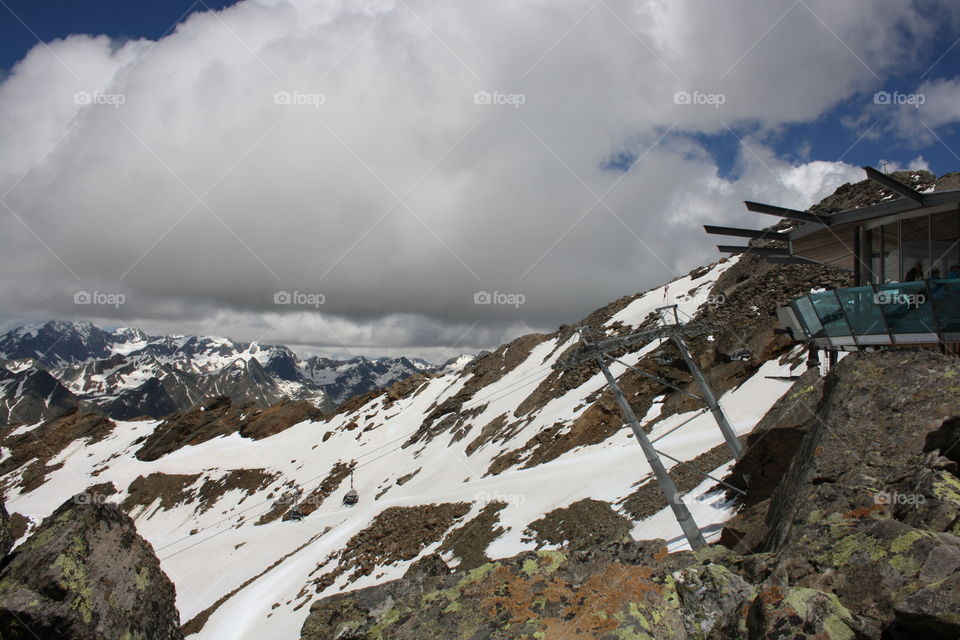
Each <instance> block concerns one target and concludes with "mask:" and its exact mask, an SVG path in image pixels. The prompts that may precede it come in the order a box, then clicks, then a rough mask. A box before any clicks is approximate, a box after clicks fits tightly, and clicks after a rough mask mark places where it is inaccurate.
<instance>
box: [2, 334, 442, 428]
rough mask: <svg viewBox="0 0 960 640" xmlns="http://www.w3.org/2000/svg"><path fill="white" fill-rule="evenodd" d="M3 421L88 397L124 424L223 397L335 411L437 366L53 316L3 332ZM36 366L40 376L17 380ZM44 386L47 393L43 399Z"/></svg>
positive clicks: (49, 413)
mask: <svg viewBox="0 0 960 640" xmlns="http://www.w3.org/2000/svg"><path fill="white" fill-rule="evenodd" d="M0 361H2V363H3V364H4V366H5V367H6V368H5V369H4V370H3V371H2V372H0V375H2V381H0V420H2V421H3V422H24V423H29V422H33V421H36V420H38V419H47V418H52V417H55V416H57V415H59V413H61V412H62V411H64V410H65V409H67V408H70V407H74V406H78V404H79V403H81V402H84V403H88V404H89V405H93V406H94V407H97V408H99V409H100V410H101V411H103V412H104V413H106V415H108V416H110V417H112V418H115V419H120V420H129V419H133V418H136V417H139V416H148V417H153V418H160V417H163V416H165V415H167V414H170V413H172V412H174V411H179V410H183V409H188V408H191V407H193V406H195V405H196V404H197V403H198V402H200V401H201V400H203V399H204V398H210V397H214V396H226V397H229V398H231V399H232V400H234V401H236V402H253V403H254V404H255V405H257V406H260V407H266V406H269V405H271V404H275V403H277V402H279V401H280V400H282V399H284V398H289V399H293V400H307V401H309V402H311V403H312V404H314V405H315V406H317V407H319V408H321V409H323V410H332V409H333V408H334V407H336V406H337V405H339V404H341V403H342V402H344V401H346V400H347V399H349V398H351V397H354V396H357V395H361V394H364V393H367V392H369V391H371V390H373V389H377V388H381V387H386V386H389V385H391V384H393V383H394V382H397V381H398V380H402V379H403V378H405V377H407V376H409V375H412V374H414V373H418V372H423V371H432V370H434V369H435V368H436V367H434V365H431V364H429V363H427V362H425V361H422V360H413V359H407V358H380V359H377V360H368V359H366V358H362V357H357V358H353V359H351V360H347V361H338V360H331V359H327V358H321V357H312V358H309V359H307V360H303V359H301V358H300V357H299V356H297V355H296V354H295V353H294V352H293V351H291V350H290V349H289V348H287V347H285V346H282V345H261V344H258V343H256V342H240V341H235V340H231V339H229V338H222V337H215V336H150V335H147V334H146V333H144V332H143V331H141V330H139V329H136V328H120V329H116V330H114V331H105V330H103V329H100V328H99V327H97V326H95V325H93V324H92V323H89V322H64V321H59V320H54V321H50V322H47V323H45V324H42V325H37V326H29V327H19V328H17V329H13V330H12V331H9V332H7V333H6V334H4V335H3V336H0ZM26 372H29V376H32V378H31V379H33V382H32V383H30V384H21V383H19V382H18V383H16V384H14V380H15V379H16V380H20V379H22V378H24V377H25V376H26V375H27V374H26ZM41 391H43V394H42V397H41Z"/></svg>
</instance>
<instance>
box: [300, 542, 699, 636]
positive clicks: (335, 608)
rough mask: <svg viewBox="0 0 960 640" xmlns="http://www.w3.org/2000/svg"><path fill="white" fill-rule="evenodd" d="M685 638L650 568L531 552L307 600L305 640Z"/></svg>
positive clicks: (670, 588)
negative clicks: (370, 639) (371, 639)
mask: <svg viewBox="0 0 960 640" xmlns="http://www.w3.org/2000/svg"><path fill="white" fill-rule="evenodd" d="M653 633H655V634H656V637H657V638H658V640H660V639H662V640H686V638H687V633H686V630H685V628H684V626H683V616H682V613H681V611H680V608H679V606H678V595H677V589H676V586H675V582H674V579H673V578H672V576H671V575H670V574H669V573H668V572H664V571H658V570H657V568H656V567H654V566H648V565H630V564H621V563H619V562H609V560H608V559H606V560H603V561H588V562H586V563H582V562H578V561H571V560H570V558H569V557H568V556H567V555H566V554H564V553H560V552H556V551H541V552H537V553H532V552H527V553H524V554H521V555H519V556H517V557H515V558H511V559H509V560H505V561H502V562H493V563H489V564H485V565H482V566H480V567H477V568H476V569H473V570H472V571H468V572H460V573H456V574H452V575H448V576H440V577H436V578H428V579H425V580H423V581H406V580H397V581H394V582H389V583H386V584H383V585H378V586H374V587H369V588H367V589H360V590H358V591H353V592H349V593H345V594H340V595H337V596H333V597H330V598H326V599H324V600H320V601H318V602H316V603H314V604H313V606H312V607H311V609H310V615H309V616H307V619H306V621H305V622H304V624H303V628H302V630H301V638H303V639H304V640H320V639H323V640H328V639H330V638H339V639H340V640H347V639H354V638H356V639H359V638H368V637H377V638H390V639H391V640H422V639H423V638H476V639H477V640H479V639H481V638H483V639H490V640H506V639H508V638H510V639H512V638H565V637H569V638H579V637H582V638H607V637H609V638H613V637H621V638H644V637H650V636H651V634H653Z"/></svg>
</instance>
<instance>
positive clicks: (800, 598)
mask: <svg viewBox="0 0 960 640" xmlns="http://www.w3.org/2000/svg"><path fill="white" fill-rule="evenodd" d="M851 622H852V618H851V616H850V612H849V611H847V609H846V608H845V607H844V606H843V605H842V604H840V600H839V599H838V598H837V596H835V595H833V594H832V593H824V592H823V591H818V590H816V589H806V588H804V587H780V586H778V585H764V586H763V587H761V589H760V591H759V593H757V596H756V597H755V598H754V599H753V602H751V603H750V611H749V614H748V616H747V630H748V636H747V637H749V638H750V640H761V639H763V640H767V639H770V640H773V639H781V638H782V639H784V640H786V639H787V638H816V639H817V640H853V638H854V637H855V635H854V633H853V630H852V629H851V628H850V624H851Z"/></svg>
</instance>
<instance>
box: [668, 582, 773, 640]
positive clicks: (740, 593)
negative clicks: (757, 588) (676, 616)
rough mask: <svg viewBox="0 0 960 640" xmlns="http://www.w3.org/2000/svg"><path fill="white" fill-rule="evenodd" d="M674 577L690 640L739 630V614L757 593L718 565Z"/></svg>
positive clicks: (746, 583)
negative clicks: (754, 593)
mask: <svg viewBox="0 0 960 640" xmlns="http://www.w3.org/2000/svg"><path fill="white" fill-rule="evenodd" d="M673 577H674V580H675V581H676V585H677V593H678V594H679V596H680V606H681V609H682V611H683V613H684V617H683V622H684V627H685V628H686V630H687V636H688V637H689V638H690V639H691V640H705V639H707V638H714V637H717V635H718V634H719V633H722V632H724V631H730V632H733V631H735V630H736V629H737V627H738V622H739V620H740V612H741V611H742V610H743V607H744V605H745V604H746V602H747V600H748V599H749V598H750V596H751V595H752V594H753V591H754V589H753V587H752V586H751V585H750V584H749V583H748V582H747V581H746V580H744V579H743V578H742V577H740V576H738V575H737V574H735V573H733V572H732V571H730V570H729V569H728V568H726V567H725V566H723V565H722V564H716V563H709V564H705V565H702V566H694V567H688V568H686V569H683V570H682V571H678V572H676V573H674V574H673Z"/></svg>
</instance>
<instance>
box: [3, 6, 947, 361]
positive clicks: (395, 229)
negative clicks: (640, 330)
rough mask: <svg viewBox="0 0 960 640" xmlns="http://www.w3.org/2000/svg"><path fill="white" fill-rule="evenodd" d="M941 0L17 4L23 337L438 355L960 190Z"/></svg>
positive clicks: (11, 30)
mask: <svg viewBox="0 0 960 640" xmlns="http://www.w3.org/2000/svg"><path fill="white" fill-rule="evenodd" d="M958 18H960V6H957V5H956V3H951V2H947V1H942V2H936V1H931V0H910V1H903V0H850V1H848V2H843V3H837V2H832V1H831V0H776V1H771V2H765V3H757V2H749V1H748V0H728V1H725V2H722V3H720V2H716V3H703V2H694V1H693V0H669V1H668V0H571V1H569V2H564V3H551V2H544V1H543V0H509V1H507V0H491V1H489V2H483V3H434V2H426V1H424V0H369V1H363V0H360V1H358V0H351V1H349V2H347V1H346V0H341V1H337V0H242V1H240V2H223V1H221V2H219V3H214V2H207V3H204V2H196V3H193V4H189V3H188V2H183V3H178V2H171V1H169V0H165V1H164V2H159V1H157V2H154V1H151V0H143V1H141V2H137V3H129V2H120V1H110V0H98V1H97V2H79V1H76V0H74V1H70V2H67V1H62V2H37V1H36V0H33V1H26V0H23V1H20V0H0V140H2V141H3V144H2V146H0V329H4V328H10V327H13V326H17V325H19V324H23V323H27V322H36V321H43V320H46V319H50V318H63V319H86V320H92V321H94V322H96V323H97V324H99V325H101V326H105V327H116V326H138V327H140V328H142V329H144V330H146V331H148V332H150V333H155V334H161V333H181V334H185V333H186V334H193V333H203V334H214V335H227V336H230V337H233V338H237V339H243V340H259V341H261V342H267V343H283V344H287V345H290V346H291V347H293V348H295V349H296V350H298V351H300V352H301V353H307V354H313V353H322V354H325V355H331V356H346V355H357V354H359V355H367V356H379V355H399V354H406V355H414V356H420V357H425V358H427V359H430V360H434V361H441V360H443V359H445V358H447V357H450V356H452V355H455V354H458V353H470V352H475V351H477V350H480V349H490V348H495V347H496V346H498V345H499V344H501V343H503V342H505V341H507V340H509V339H511V338H513V337H516V336H518V335H522V334H525V333H530V332H534V331H551V330H553V329H555V328H556V327H557V326H559V325H560V324H571V323H575V322H576V321H577V320H579V319H581V318H583V317H584V316H586V315H587V314H589V313H590V312H591V311H593V310H594V309H596V308H598V307H600V306H603V305H605V304H607V303H609V302H611V301H613V300H616V299H617V298H620V297H622V296H624V295H628V294H632V293H635V292H638V291H643V290H646V289H648V288H650V287H652V286H655V285H659V284H661V283H663V282H666V281H668V280H670V279H672V278H675V277H677V276H680V275H684V274H686V273H687V272H689V271H690V270H691V269H693V268H695V267H697V266H699V265H702V264H707V263H710V262H713V261H716V260H718V259H719V258H720V257H721V255H720V254H718V253H717V250H716V247H715V244H716V238H711V237H708V236H706V234H704V233H703V231H702V228H701V226H702V225H703V224H721V225H735V226H750V227H758V226H760V225H762V224H769V223H773V222H775V221H776V220H775V219H771V218H768V217H763V216H758V214H754V213H749V212H747V211H746V210H745V209H744V207H743V201H744V200H759V201H762V202H769V203H771V204H778V205H782V206H788V207H793V208H801V209H802V208H806V207H809V206H810V205H812V204H813V203H815V202H817V201H818V200H820V199H821V198H823V197H824V196H825V195H827V194H829V193H831V192H832V191H833V190H834V189H835V188H836V187H838V186H840V185H841V184H843V183H845V182H851V181H858V180H861V179H863V177H864V174H863V171H862V169H861V168H860V167H862V166H863V165H871V166H876V167H883V168H885V169H886V170H888V171H890V170H896V169H905V168H910V169H928V170H930V171H932V172H934V173H936V174H937V175H941V174H943V173H947V172H950V171H954V170H960V155H958V154H960V135H958V131H957V123H958V121H960V45H958V39H960V20H958Z"/></svg>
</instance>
